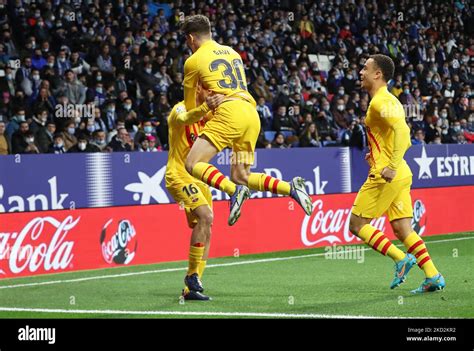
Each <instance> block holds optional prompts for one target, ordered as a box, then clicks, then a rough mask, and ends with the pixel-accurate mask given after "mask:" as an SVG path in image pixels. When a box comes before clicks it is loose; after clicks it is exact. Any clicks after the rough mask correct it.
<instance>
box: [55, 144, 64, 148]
mask: <svg viewBox="0 0 474 351" xmlns="http://www.w3.org/2000/svg"><path fill="white" fill-rule="evenodd" d="M63 145H64V144H63V143H59V144H56V148H57V149H60V148H62V147H63Z"/></svg>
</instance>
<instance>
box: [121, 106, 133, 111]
mask: <svg viewBox="0 0 474 351" xmlns="http://www.w3.org/2000/svg"><path fill="white" fill-rule="evenodd" d="M123 107H124V108H125V109H126V110H127V111H130V110H131V109H132V105H123Z"/></svg>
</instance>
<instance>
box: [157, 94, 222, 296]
mask: <svg viewBox="0 0 474 351" xmlns="http://www.w3.org/2000/svg"><path fill="white" fill-rule="evenodd" d="M196 95H197V96H196V106H198V107H196V108H195V109H193V110H191V111H186V108H185V105H184V102H183V101H182V102H179V103H177V104H176V105H175V106H174V107H173V109H172V111H171V113H170V115H169V117H168V129H169V147H170V149H169V153H168V163H167V165H166V176H165V179H166V188H167V189H168V191H169V193H170V194H171V195H172V196H173V198H174V199H175V201H176V202H177V203H178V204H179V205H180V206H182V207H183V208H184V210H185V212H186V217H187V221H188V225H189V227H190V228H192V235H191V246H190V249H189V265H188V272H187V274H186V277H185V278H184V284H185V287H184V289H183V292H182V296H183V298H184V299H185V300H201V301H207V300H210V298H209V296H206V295H204V294H203V291H204V288H203V286H202V283H201V278H202V275H203V273H204V268H205V267H206V260H207V257H208V254H209V245H210V239H211V226H212V221H213V212H212V196H211V192H210V190H209V187H208V186H207V185H206V184H205V183H203V182H201V181H199V180H197V179H196V178H194V177H192V176H191V175H190V174H189V173H188V172H187V171H186V169H185V167H184V163H185V160H186V157H187V155H188V153H189V150H190V149H191V146H192V145H193V143H194V141H195V140H196V138H197V137H198V135H199V132H200V130H201V129H202V128H203V126H204V124H205V119H204V118H205V115H206V114H207V115H208V116H209V115H210V112H209V111H210V110H212V109H213V108H215V107H217V106H218V105H219V103H220V102H221V101H222V99H223V95H213V96H208V92H207V91H206V90H204V89H202V87H199V88H198V90H197V93H196Z"/></svg>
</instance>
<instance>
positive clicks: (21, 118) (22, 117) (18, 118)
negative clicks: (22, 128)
mask: <svg viewBox="0 0 474 351" xmlns="http://www.w3.org/2000/svg"><path fill="white" fill-rule="evenodd" d="M16 119H17V121H18V122H24V121H26V119H25V115H17V116H16Z"/></svg>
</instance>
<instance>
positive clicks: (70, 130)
mask: <svg viewBox="0 0 474 351" xmlns="http://www.w3.org/2000/svg"><path fill="white" fill-rule="evenodd" d="M75 131H76V128H73V127H71V128H68V129H67V132H68V133H69V134H71V135H74V132H75Z"/></svg>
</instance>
